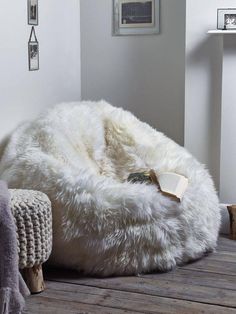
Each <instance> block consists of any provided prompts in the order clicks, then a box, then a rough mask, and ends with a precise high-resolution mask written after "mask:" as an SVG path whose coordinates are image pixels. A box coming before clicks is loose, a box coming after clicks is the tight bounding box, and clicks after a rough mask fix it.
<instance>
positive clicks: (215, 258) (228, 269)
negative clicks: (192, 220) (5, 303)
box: [25, 238, 236, 314]
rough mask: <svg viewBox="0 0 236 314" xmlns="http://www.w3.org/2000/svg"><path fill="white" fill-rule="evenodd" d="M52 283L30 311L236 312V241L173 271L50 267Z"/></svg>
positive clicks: (33, 298)
mask: <svg viewBox="0 0 236 314" xmlns="http://www.w3.org/2000/svg"><path fill="white" fill-rule="evenodd" d="M45 277H46V281H47V282H46V286H47V289H46V291H45V292H44V293H42V294H39V295H36V296H31V297H30V298H29V299H28V300H27V309H26V311H25V313H27V314H30V313H34V314H40V313H42V314H44V313H45V314H46V313H47V314H54V313H55V314H67V313H68V314H77V313H78V314H80V313H81V314H82V313H84V314H85V313H101V314H108V313H114V314H118V313H121V314H123V313H128V314H130V313H166V314H170V313H171V314H190V313H191V314H195V313H196V314H197V313H214V314H220V313H222V314H223V313H226V314H227V313H235V314H236V241H232V240H229V239H226V238H220V239H219V244H218V248H217V250H216V252H215V253H212V254H209V255H208V256H206V257H205V258H203V259H201V260H198V261H196V262H194V263H191V264H187V265H184V266H183V267H177V268H176V269H175V270H173V271H171V272H169V273H153V274H147V275H140V276H137V277H135V276H132V277H112V278H88V277H83V276H82V275H80V274H79V273H77V272H74V271H68V270H61V269H53V270H52V269H51V270H50V269H48V271H47V272H46V273H45Z"/></svg>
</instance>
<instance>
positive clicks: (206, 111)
mask: <svg viewBox="0 0 236 314" xmlns="http://www.w3.org/2000/svg"><path fill="white" fill-rule="evenodd" d="M235 6H236V1H235V0H207V1H206V0H198V1H196V0H187V1H186V76H185V82H186V83H185V91H186V92H185V146H186V147H187V148H188V149H189V150H190V151H191V152H192V153H193V154H194V155H195V156H196V157H197V158H198V159H199V160H200V161H201V162H203V163H205V164H206V166H207V167H208V168H209V169H210V172H211V174H212V175H213V177H214V179H215V182H216V185H217V188H219V181H220V131H221V123H220V118H221V83H222V80H221V74H222V66H221V64H222V57H221V56H222V49H223V45H222V38H221V36H212V35H208V34H207V31H208V30H209V29H216V23H217V8H224V7H226V8H228V7H235Z"/></svg>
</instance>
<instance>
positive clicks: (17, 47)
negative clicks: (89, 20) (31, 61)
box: [0, 0, 80, 138]
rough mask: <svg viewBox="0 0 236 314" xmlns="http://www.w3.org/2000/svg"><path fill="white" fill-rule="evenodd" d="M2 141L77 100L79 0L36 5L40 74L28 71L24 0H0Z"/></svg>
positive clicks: (27, 27)
mask: <svg viewBox="0 0 236 314" xmlns="http://www.w3.org/2000/svg"><path fill="white" fill-rule="evenodd" d="M0 21H1V27H0V39H1V49H0V138H2V136H3V135H5V134H6V133H7V132H9V131H10V130H11V129H12V128H14V127H15V126H16V125H17V123H18V122H19V121H21V120H25V119H30V118H32V117H34V116H35V115H36V114H37V113H38V112H40V111H41V110H42V109H43V108H45V107H47V106H49V105H51V104H54V103H57V102H61V101H66V100H78V99H79V98H80V4H79V0H70V1H68V0H50V1H46V0H41V1H39V26H37V27H36V34H37V37H38V40H39V43H40V70H39V71H36V72H29V71H28V55H27V54H28V53H27V49H28V48H27V43H28V39H29V35H30V29H31V28H30V26H29V25H27V0H22V1H14V2H12V1H9V0H1V10H0Z"/></svg>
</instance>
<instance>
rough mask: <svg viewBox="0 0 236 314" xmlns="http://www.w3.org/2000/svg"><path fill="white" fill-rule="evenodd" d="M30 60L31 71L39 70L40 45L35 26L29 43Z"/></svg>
mask: <svg viewBox="0 0 236 314" xmlns="http://www.w3.org/2000/svg"><path fill="white" fill-rule="evenodd" d="M28 59H29V71H37V70H39V43H38V40H37V37H36V34H35V29H34V27H33V26H32V29H31V33H30V38H29V42H28Z"/></svg>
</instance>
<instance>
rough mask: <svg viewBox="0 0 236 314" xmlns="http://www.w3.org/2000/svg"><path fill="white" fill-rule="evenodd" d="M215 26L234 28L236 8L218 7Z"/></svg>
mask: <svg viewBox="0 0 236 314" xmlns="http://www.w3.org/2000/svg"><path fill="white" fill-rule="evenodd" d="M217 28H218V29H225V30H227V29H236V8H235V9H233V8H230V9H218V14H217Z"/></svg>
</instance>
